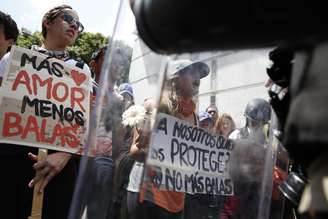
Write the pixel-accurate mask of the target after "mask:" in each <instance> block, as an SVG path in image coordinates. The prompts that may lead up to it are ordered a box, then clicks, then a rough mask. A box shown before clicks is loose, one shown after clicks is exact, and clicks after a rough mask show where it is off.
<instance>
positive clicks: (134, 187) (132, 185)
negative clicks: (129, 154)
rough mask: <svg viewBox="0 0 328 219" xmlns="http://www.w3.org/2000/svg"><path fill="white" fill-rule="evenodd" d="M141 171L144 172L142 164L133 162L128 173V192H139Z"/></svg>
mask: <svg viewBox="0 0 328 219" xmlns="http://www.w3.org/2000/svg"><path fill="white" fill-rule="evenodd" d="M143 170H144V163H142V162H138V161H136V162H134V164H133V167H132V169H131V172H130V177H129V185H128V187H127V190H128V191H130V192H139V190H140V185H141V180H142V173H143Z"/></svg>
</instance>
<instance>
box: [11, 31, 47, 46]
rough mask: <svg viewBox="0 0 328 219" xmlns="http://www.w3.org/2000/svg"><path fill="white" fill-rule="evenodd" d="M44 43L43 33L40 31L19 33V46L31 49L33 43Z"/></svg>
mask: <svg viewBox="0 0 328 219" xmlns="http://www.w3.org/2000/svg"><path fill="white" fill-rule="evenodd" d="M41 43H42V34H41V33H40V32H39V31H36V32H34V33H33V34H28V33H24V32H22V33H21V34H19V36H18V39H17V42H16V44H17V46H19V47H23V48H27V49H30V48H31V46H32V45H41Z"/></svg>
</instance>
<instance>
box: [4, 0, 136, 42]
mask: <svg viewBox="0 0 328 219" xmlns="http://www.w3.org/2000/svg"><path fill="white" fill-rule="evenodd" d="M123 1H124V4H123V8H122V11H121V13H120V16H119V17H118V6H119V2H120V0H0V5H1V9H0V10H2V11H4V12H6V13H8V14H10V15H11V16H12V17H13V18H14V19H15V21H16V23H17V25H18V27H19V28H22V27H24V28H27V29H28V30H30V31H32V32H34V31H36V30H38V31H41V19H42V16H43V14H44V13H45V12H46V11H47V10H48V9H49V8H51V7H53V6H56V5H60V4H68V5H71V6H72V7H73V8H74V9H75V10H76V11H77V12H78V14H79V17H80V21H81V23H82V24H83V26H84V27H85V31H88V32H93V33H97V32H99V33H102V34H104V35H105V36H108V35H112V34H113V30H114V23H115V21H116V20H117V19H118V22H119V23H118V28H117V30H116V33H117V35H116V36H117V38H119V39H122V40H124V41H126V42H127V43H129V44H133V39H134V38H135V35H134V34H133V32H134V31H135V29H136V28H135V23H134V22H135V21H134V17H133V14H132V12H131V10H130V7H129V5H128V0H123Z"/></svg>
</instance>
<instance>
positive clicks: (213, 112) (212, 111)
mask: <svg viewBox="0 0 328 219" xmlns="http://www.w3.org/2000/svg"><path fill="white" fill-rule="evenodd" d="M208 113H209V114H211V115H212V114H214V115H215V114H216V111H214V110H210V111H208Z"/></svg>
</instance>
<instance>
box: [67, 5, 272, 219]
mask: <svg viewBox="0 0 328 219" xmlns="http://www.w3.org/2000/svg"><path fill="white" fill-rule="evenodd" d="M131 2H132V3H133V1H131ZM127 3H128V1H120V5H118V6H117V11H118V12H117V17H116V22H115V26H114V27H113V33H112V36H111V40H110V42H109V44H108V47H107V50H106V52H105V58H104V63H103V67H102V72H101V77H100V86H99V88H98V89H97V91H96V98H95V102H94V103H93V105H94V106H93V109H92V111H91V118H92V119H91V123H90V134H89V138H88V142H87V144H86V145H85V149H86V150H85V151H88V152H89V155H91V156H85V157H82V158H81V161H80V169H79V177H78V180H77V183H76V188H75V194H74V197H73V200H72V205H71V212H70V217H69V218H140V219H141V218H142V219H145V218H184V219H193V218H197V219H199V218H218V219H226V218H236V219H248V218H250V219H254V218H255V219H266V218H269V217H270V206H271V197H272V190H273V175H274V167H275V165H274V164H275V162H276V161H275V158H276V156H275V154H276V152H275V150H276V149H274V148H273V147H272V140H271V138H270V137H269V136H271V135H269V133H270V131H269V130H271V129H270V126H271V123H270V111H271V110H270V108H267V107H266V106H267V105H266V104H265V103H267V102H266V101H265V100H267V99H268V96H267V90H266V88H265V87H264V84H265V82H266V80H267V76H266V74H265V69H266V67H267V65H268V52H269V49H258V50H240V51H211V52H202V53H191V54H190V53H189V54H180V55H173V56H165V55H158V54H156V53H154V52H152V51H151V50H150V49H149V48H148V47H147V46H146V45H145V44H144V43H143V41H142V40H141V39H140V38H138V36H137V34H136V35H135V41H134V44H133V50H132V51H133V52H132V58H131V60H130V62H128V63H129V67H130V68H129V70H128V72H129V74H128V75H127V76H126V77H120V73H119V72H120V71H122V68H123V67H124V66H125V61H124V60H125V59H124V54H123V56H122V47H121V44H120V43H117V41H119V40H120V37H119V36H120V34H119V33H120V32H121V31H122V30H123V29H124V28H125V27H126V25H124V21H126V17H125V16H124V13H123V11H124V5H125V4H127ZM117 74H119V76H117ZM115 75H116V77H115ZM124 83H128V84H124ZM131 94H132V95H131ZM128 96H130V97H131V96H133V101H132V100H131V98H130V99H129V98H127V99H125V97H128ZM254 99H255V100H256V101H255V102H256V103H257V101H260V103H261V104H260V107H259V108H258V107H257V105H256V104H255V105H252V104H250V103H251V102H252V101H253V100H254ZM263 101H264V102H263ZM132 102H133V103H134V105H132V104H129V103H132ZM263 104H264V105H263ZM128 105H132V106H130V107H127V106H128Z"/></svg>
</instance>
